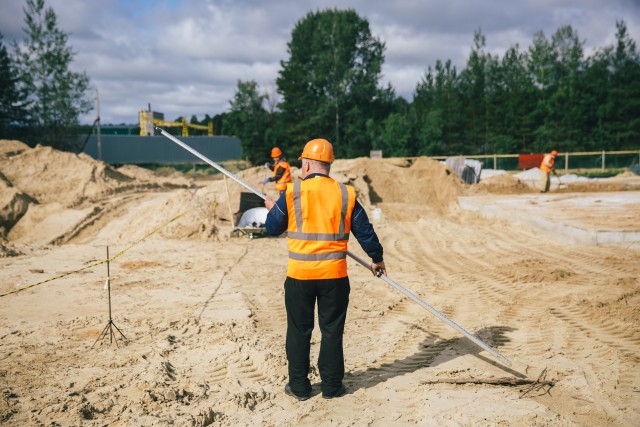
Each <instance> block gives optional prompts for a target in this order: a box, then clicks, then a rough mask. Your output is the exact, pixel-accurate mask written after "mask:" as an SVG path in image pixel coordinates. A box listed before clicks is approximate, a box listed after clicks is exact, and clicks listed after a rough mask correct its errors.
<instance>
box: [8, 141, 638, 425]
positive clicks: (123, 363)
mask: <svg viewBox="0 0 640 427" xmlns="http://www.w3.org/2000/svg"><path fill="white" fill-rule="evenodd" d="M0 172H1V175H0V185H2V187H1V188H0V189H1V190H2V192H1V193H0V194H2V197H0V213H1V215H2V216H1V218H2V221H3V223H2V224H0V225H1V226H2V229H1V230H0V232H1V233H2V234H1V236H2V237H1V238H0V295H2V297H0V345H1V346H2V350H3V351H2V355H1V356H0V390H1V391H2V398H1V399H0V423H2V424H4V425H9V426H14V425H15V426H22V425H86V426H94V425H95V426H98V425H100V426H101V425H110V426H129V425H158V426H163V425H198V426H204V425H223V426H236V425H314V426H316V425H324V426H332V425H335V426H338V425H379V426H383V425H384V426H387V425H426V426H467V425H496V426H497V425H505V426H506V425H508V426H547V425H560V426H574V425H575V426H592V425H611V426H637V425H639V424H640V363H639V362H640V357H639V356H638V355H639V354H640V279H639V277H640V262H639V261H640V248H639V247H638V246H639V243H638V240H637V239H636V238H635V237H633V236H637V233H640V207H639V205H640V198H639V197H638V194H640V190H639V189H638V183H639V182H640V178H639V177H637V176H635V175H632V174H629V175H626V174H625V175H623V176H618V177H615V178H607V179H600V180H593V181H589V182H582V181H581V182H575V183H570V182H567V183H565V185H563V186H562V187H561V188H557V187H556V188H553V189H552V191H551V192H550V193H547V194H540V193H539V192H538V190H537V189H536V188H535V187H533V186H531V185H529V184H527V183H525V182H524V181H521V180H518V179H517V178H515V177H514V176H513V175H509V174H502V175H496V176H493V177H491V178H488V179H485V180H482V181H481V182H480V183H479V184H476V185H467V184H464V183H463V182H462V181H461V180H460V179H459V178H458V177H457V176H456V175H455V174H454V173H452V172H451V170H449V169H447V168H446V167H445V166H444V165H442V164H441V163H439V162H436V161H433V160H430V159H427V158H419V159H417V160H415V161H412V162H407V161H405V160H404V159H364V158H362V159H353V160H337V161H336V162H335V163H334V165H333V167H332V176H333V177H334V178H335V179H337V180H339V181H341V182H344V183H349V184H351V185H353V186H354V187H355V188H356V191H357V194H358V200H359V201H360V203H362V204H363V206H364V207H365V209H366V210H367V212H368V213H369V215H370V217H371V216H372V215H371V212H372V210H373V209H374V208H376V209H379V211H377V212H378V213H380V215H379V217H378V215H376V217H378V218H377V219H376V220H375V221H374V226H375V228H376V231H377V233H378V236H379V237H380V240H381V242H382V244H383V246H384V249H385V263H386V265H387V269H388V274H389V277H391V278H393V280H395V281H397V282H398V283H400V284H401V285H403V286H404V287H406V288H407V289H410V290H411V291H413V292H414V293H415V294H417V295H418V296H419V297H420V298H421V299H423V300H424V301H426V302H427V303H429V304H430V305H432V306H433V307H435V308H436V309H438V310H440V311H441V312H442V313H444V314H445V315H446V316H447V317H448V318H450V319H452V320H454V321H455V322H456V323H458V324H459V325H461V326H462V327H464V328H465V329H466V330H468V331H469V332H471V333H473V334H476V335H477V336H478V337H479V338H480V339H482V340H483V341H485V342H487V343H488V344H490V345H491V346H493V347H494V348H495V349H496V350H497V351H498V352H500V353H501V354H502V355H504V356H505V357H507V358H508V359H509V360H510V361H511V362H512V364H511V366H505V365H504V364H502V363H500V362H499V361H498V360H496V359H495V358H493V357H492V356H491V355H490V354H489V353H487V352H486V351H483V350H482V349H480V348H479V347H477V346H475V345H474V344H473V343H472V342H471V341H469V340H468V339H466V338H464V337H463V336H462V335H461V334H460V333H458V332H457V331H455V330H454V329H452V328H451V327H449V326H448V325H447V324H445V323H443V322H442V321H441V320H439V319H437V318H436V317H435V316H433V315H432V314H431V313H429V312H427V311H426V310H425V309H424V308H422V307H421V306H419V305H418V304H416V303H415V302H414V301H412V300H410V299H409V298H407V297H405V296H404V295H402V294H401V293H399V292H398V291H397V290H395V289H393V288H391V287H390V286H388V285H387V284H386V283H384V282H383V281H382V280H380V279H376V278H375V277H374V276H373V275H372V274H371V272H369V271H367V270H366V269H364V268H362V267H361V266H359V265H358V264H356V263H355V262H352V261H351V260H350V261H349V272H350V277H351V296H350V300H351V302H350V306H349V312H348V317H347V324H346V330H345V337H344V341H345V343H344V344H345V363H346V371H347V373H346V376H345V380H344V382H345V384H346V386H347V388H348V393H347V394H346V395H345V396H343V397H341V398H339V399H332V400H325V399H322V397H321V395H320V389H319V382H320V378H319V374H318V370H317V354H318V349H319V345H320V333H319V331H318V330H317V328H316V330H315V331H314V334H313V337H312V348H311V355H312V360H311V364H312V369H311V373H310V379H311V381H312V384H313V393H312V398H311V399H309V400H307V401H304V402H299V401H297V400H294V399H292V398H290V397H288V396H286V395H285V394H284V392H283V388H284V386H285V384H286V382H287V363H286V355H285V346H284V343H285V332H286V313H285V309H284V300H283V282H284V278H285V275H286V257H287V239H286V238H284V237H280V238H260V239H250V238H248V237H247V236H241V237H231V233H230V232H231V231H232V230H233V228H234V227H233V222H234V220H233V218H234V216H235V215H236V213H237V212H235V211H236V210H237V207H238V203H239V200H240V193H241V192H242V191H246V190H244V189H243V188H241V187H240V186H239V185H238V184H236V183H235V182H233V181H230V180H229V179H223V178H222V177H220V176H218V177H216V178H213V179H212V178H207V179H200V178H194V177H190V176H185V175H182V174H178V173H174V174H163V175H159V174H157V173H153V172H150V171H148V170H145V169H141V168H138V167H135V166H123V167H120V168H117V169H115V168H112V167H110V166H108V165H105V164H103V163H102V162H98V161H95V160H93V159H91V158H89V157H87V156H84V155H79V156H78V155H74V154H70V153H62V152H58V151H56V150H52V149H50V148H45V147H36V148H33V149H32V148H28V147H26V146H25V145H24V144H21V143H19V142H17V141H0ZM268 174H269V171H268V170H266V169H265V168H264V167H262V168H259V167H257V168H251V169H247V170H244V171H242V172H239V173H238V176H240V177H241V178H242V179H243V180H245V181H246V182H248V183H249V184H251V185H253V186H255V188H257V189H259V190H261V191H262V190H263V191H265V192H267V194H268V195H270V196H271V197H275V196H276V192H275V189H274V188H272V187H270V186H264V187H263V186H262V184H261V181H262V179H263V178H265V177H266V176H268ZM294 178H295V179H299V172H298V171H297V170H294ZM554 224H555V226H553V225H554ZM574 228H575V229H581V230H586V231H587V232H591V231H597V232H604V231H613V232H615V233H618V234H620V236H618V239H619V240H620V239H623V238H622V237H621V236H622V235H623V234H624V235H625V237H624V238H625V239H627V240H625V241H615V242H612V241H602V240H601V239H600V237H598V238H596V239H595V240H593V239H591V240H589V239H586V238H585V239H586V240H581V239H578V238H577V237H576V235H580V233H579V232H575V233H574V232H567V231H566V230H572V229H574ZM634 233H635V234H634ZM587 234H588V233H587ZM581 238H584V236H582V237H581ZM634 239H635V240H634ZM107 247H108V248H109V254H110V257H111V260H110V262H109V264H108V265H109V277H110V283H111V302H112V306H111V309H112V320H113V325H114V328H113V329H108V327H109V323H108V320H109V301H108V292H107V290H106V287H105V285H106V283H105V282H106V279H107V263H106V262H105V260H106V251H107ZM350 250H351V251H353V252H354V253H356V254H357V255H359V256H362V257H365V255H364V254H363V253H362V251H361V249H360V248H359V246H358V244H357V242H356V241H355V240H352V241H351V243H350ZM115 326H117V328H118V330H115ZM105 329H107V331H108V332H113V335H111V334H110V333H108V334H107V336H101V333H103V332H105ZM122 335H124V336H126V338H127V339H126V340H125V339H124V337H123V336H122Z"/></svg>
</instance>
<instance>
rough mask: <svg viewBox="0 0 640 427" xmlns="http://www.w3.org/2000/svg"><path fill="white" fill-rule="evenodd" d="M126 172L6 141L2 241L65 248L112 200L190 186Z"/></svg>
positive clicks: (1, 166) (0, 153)
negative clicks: (59, 245) (64, 245)
mask: <svg viewBox="0 0 640 427" xmlns="http://www.w3.org/2000/svg"><path fill="white" fill-rule="evenodd" d="M121 169H122V170H117V169H115V168H113V167H111V166H109V165H107V164H105V163H103V162H101V161H96V160H94V159H93V158H91V157H89V156H87V155H85V154H73V153H68V152H62V151H58V150H55V149H53V148H51V147H42V146H36V147H35V148H30V147H29V146H27V145H26V144H24V143H22V142H19V141H10V140H0V189H1V190H2V192H1V193H0V238H2V239H8V240H9V241H10V242H13V243H35V244H49V243H61V242H64V241H68V240H69V238H70V237H73V236H75V235H77V234H78V233H79V232H80V230H81V229H83V228H85V227H86V226H87V225H90V224H92V223H94V222H95V221H96V220H97V219H98V218H99V217H100V216H102V215H103V214H104V212H105V210H107V209H108V208H109V202H110V198H112V199H113V198H114V197H115V198H116V199H117V198H118V197H122V196H121V195H125V194H127V193H131V192H136V191H140V190H147V189H154V190H168V189H173V188H186V187H188V186H189V185H190V182H189V180H187V179H186V178H184V177H182V176H172V177H167V178H159V177H155V176H153V174H152V173H151V172H144V171H143V170H142V169H140V168H136V167H131V166H127V167H124V168H121ZM6 253H9V252H6Z"/></svg>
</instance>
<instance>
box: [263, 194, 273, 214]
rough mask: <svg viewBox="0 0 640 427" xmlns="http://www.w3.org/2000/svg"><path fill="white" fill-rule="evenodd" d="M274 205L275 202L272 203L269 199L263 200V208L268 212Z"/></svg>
mask: <svg viewBox="0 0 640 427" xmlns="http://www.w3.org/2000/svg"><path fill="white" fill-rule="evenodd" d="M275 204H276V202H274V201H273V200H271V199H270V198H269V197H267V198H266V199H264V206H265V207H266V208H267V210H268V211H270V210H271V208H272V207H273V206H274V205H275Z"/></svg>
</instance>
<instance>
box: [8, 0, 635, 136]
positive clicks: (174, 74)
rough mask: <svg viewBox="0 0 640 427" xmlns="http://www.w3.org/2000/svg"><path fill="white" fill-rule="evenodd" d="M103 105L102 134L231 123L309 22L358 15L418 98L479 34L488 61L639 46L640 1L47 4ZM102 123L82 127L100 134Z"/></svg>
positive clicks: (13, 30)
mask: <svg viewBox="0 0 640 427" xmlns="http://www.w3.org/2000/svg"><path fill="white" fill-rule="evenodd" d="M25 4H26V1H25V0H0V32H1V33H2V34H3V35H4V43H5V45H6V46H7V47H8V48H9V49H11V48H10V44H11V41H12V40H18V41H19V40H22V39H23V38H24V32H23V27H24V26H25V25H24V12H23V7H25ZM45 4H46V5H47V6H50V7H52V8H53V9H54V11H55V12H56V15H57V17H58V23H59V28H61V29H62V30H63V31H65V32H66V33H68V34H69V44H70V45H71V46H72V48H73V49H74V51H75V52H76V56H75V58H74V62H73V65H72V69H73V70H74V71H83V70H84V71H86V72H87V74H88V75H89V77H90V79H91V84H92V87H93V88H94V89H97V90H98V93H99V95H100V112H101V118H102V123H103V124H108V123H110V124H119V123H127V124H134V123H137V118H138V111H139V110H140V109H146V108H147V105H148V104H149V103H150V104H151V107H152V110H154V111H159V112H163V113H164V114H165V118H166V119H168V120H173V119H175V118H177V117H178V116H183V115H184V116H186V117H191V116H192V115H196V116H197V117H198V118H199V119H202V118H203V117H204V115H205V114H209V115H210V116H213V115H215V114H219V113H222V112H224V111H228V109H229V100H230V99H231V98H232V97H233V94H234V93H235V89H236V87H237V82H238V80H243V81H247V80H255V81H256V82H257V83H258V84H259V85H260V88H261V89H262V90H264V91H269V92H274V91H275V79H276V77H277V75H278V71H279V69H280V61H282V60H287V59H288V54H287V42H289V40H290V37H291V31H292V29H293V26H294V25H295V23H296V22H298V21H299V20H300V19H302V18H303V17H304V16H305V15H306V14H307V12H309V11H316V10H322V9H326V8H338V9H346V8H352V9H355V10H356V12H357V13H358V14H359V16H361V17H362V18H365V19H367V20H368V21H369V24H370V27H371V31H372V33H373V35H374V36H375V37H378V38H380V39H381V40H382V41H383V42H384V43H385V44H386V51H385V64H384V66H383V80H382V83H384V84H386V83H387V82H389V83H391V85H392V86H393V87H394V88H395V90H396V93H397V94H398V95H401V96H404V97H405V98H407V99H408V100H410V99H411V98H412V94H413V91H414V89H415V87H416V84H417V83H418V82H419V81H420V79H421V77H422V76H423V75H424V72H425V70H426V69H427V67H429V66H433V65H434V64H435V62H436V60H437V59H442V60H447V59H451V61H452V62H453V63H454V64H455V65H456V67H458V69H460V68H463V67H464V66H465V64H466V59H467V57H468V55H469V51H470V47H471V45H472V42H473V34H474V31H475V30H476V29H481V30H482V32H483V34H484V35H485V37H486V40H487V50H488V51H490V52H492V53H494V54H498V55H500V56H502V53H503V52H504V51H505V50H506V49H507V48H509V47H510V46H512V45H514V44H516V43H518V44H519V45H520V47H521V48H527V47H528V46H530V45H531V42H532V40H533V35H534V34H535V33H536V32H538V31H543V32H544V34H545V35H546V36H547V37H550V36H551V35H552V34H553V33H554V32H555V31H556V30H557V29H558V28H560V27H561V26H563V25H571V26H572V27H573V28H574V29H575V30H577V32H578V35H579V37H580V38H581V39H582V40H583V41H584V42H585V53H586V54H587V55H588V54H590V53H591V52H593V50H594V49H595V48H602V47H604V46H607V45H611V44H612V43H613V41H614V39H615V37H614V36H615V29H616V28H615V24H616V21H617V20H624V21H625V22H626V24H627V28H628V30H629V33H630V35H631V37H632V38H633V39H634V40H635V41H636V43H637V44H639V45H640V0H446V1H442V0H438V1H436V0H340V1H328V0H309V1H304V0H46V1H45ZM95 115H96V113H95V111H93V112H91V113H89V114H87V115H86V116H83V117H82V118H81V122H82V123H89V124H90V123H92V122H93V119H94V118H95Z"/></svg>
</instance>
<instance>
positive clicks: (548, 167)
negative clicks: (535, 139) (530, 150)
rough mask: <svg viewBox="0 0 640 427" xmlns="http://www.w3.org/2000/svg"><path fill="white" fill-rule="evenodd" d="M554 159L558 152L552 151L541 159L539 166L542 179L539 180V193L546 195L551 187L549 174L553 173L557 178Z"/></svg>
mask: <svg viewBox="0 0 640 427" xmlns="http://www.w3.org/2000/svg"><path fill="white" fill-rule="evenodd" d="M556 157H558V152H557V151H556V150H553V151H552V152H551V153H549V154H547V155H545V156H544V159H542V164H541V165H540V170H542V177H541V178H540V192H541V193H546V192H547V191H549V188H550V187H551V176H550V175H549V174H550V173H551V172H553V174H554V175H555V176H558V174H557V173H556V168H555V164H556Z"/></svg>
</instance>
